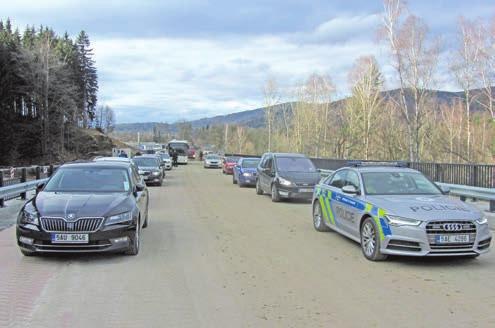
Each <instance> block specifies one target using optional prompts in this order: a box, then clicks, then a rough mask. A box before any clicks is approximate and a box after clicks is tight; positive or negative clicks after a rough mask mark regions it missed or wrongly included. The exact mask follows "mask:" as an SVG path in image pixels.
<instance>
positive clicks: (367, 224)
mask: <svg viewBox="0 0 495 328" xmlns="http://www.w3.org/2000/svg"><path fill="white" fill-rule="evenodd" d="M360 235H361V250H362V252H363V255H364V257H365V258H366V259H368V260H370V261H383V260H386V259H387V255H385V254H382V253H381V252H380V246H381V241H380V236H379V233H378V227H377V226H376V223H375V220H373V219H372V218H370V217H367V218H366V219H365V220H364V222H363V224H362V225H361V233H360Z"/></svg>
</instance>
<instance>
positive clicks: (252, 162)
mask: <svg viewBox="0 0 495 328" xmlns="http://www.w3.org/2000/svg"><path fill="white" fill-rule="evenodd" d="M259 162H260V160H259V159H244V160H242V163H241V166H242V167H244V168H255V167H257V166H258V164H259Z"/></svg>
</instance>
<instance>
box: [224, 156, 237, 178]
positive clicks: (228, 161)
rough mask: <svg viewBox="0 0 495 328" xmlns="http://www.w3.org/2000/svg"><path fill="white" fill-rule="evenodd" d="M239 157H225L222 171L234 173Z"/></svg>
mask: <svg viewBox="0 0 495 328" xmlns="http://www.w3.org/2000/svg"><path fill="white" fill-rule="evenodd" d="M238 160H239V157H233V156H229V157H225V158H224V159H223V165H222V173H223V174H234V166H235V165H236V164H237V161H238Z"/></svg>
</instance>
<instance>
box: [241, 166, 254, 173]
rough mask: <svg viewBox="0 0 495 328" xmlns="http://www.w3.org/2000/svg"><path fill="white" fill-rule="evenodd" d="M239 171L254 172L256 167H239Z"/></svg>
mask: <svg viewBox="0 0 495 328" xmlns="http://www.w3.org/2000/svg"><path fill="white" fill-rule="evenodd" d="M239 172H241V173H256V168H255V167H241V168H240V169H239Z"/></svg>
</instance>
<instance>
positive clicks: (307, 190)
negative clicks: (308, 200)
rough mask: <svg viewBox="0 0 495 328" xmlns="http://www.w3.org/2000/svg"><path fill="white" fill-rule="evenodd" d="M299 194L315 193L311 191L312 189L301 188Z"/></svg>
mask: <svg viewBox="0 0 495 328" xmlns="http://www.w3.org/2000/svg"><path fill="white" fill-rule="evenodd" d="M299 192H313V189H311V188H301V189H299Z"/></svg>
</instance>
